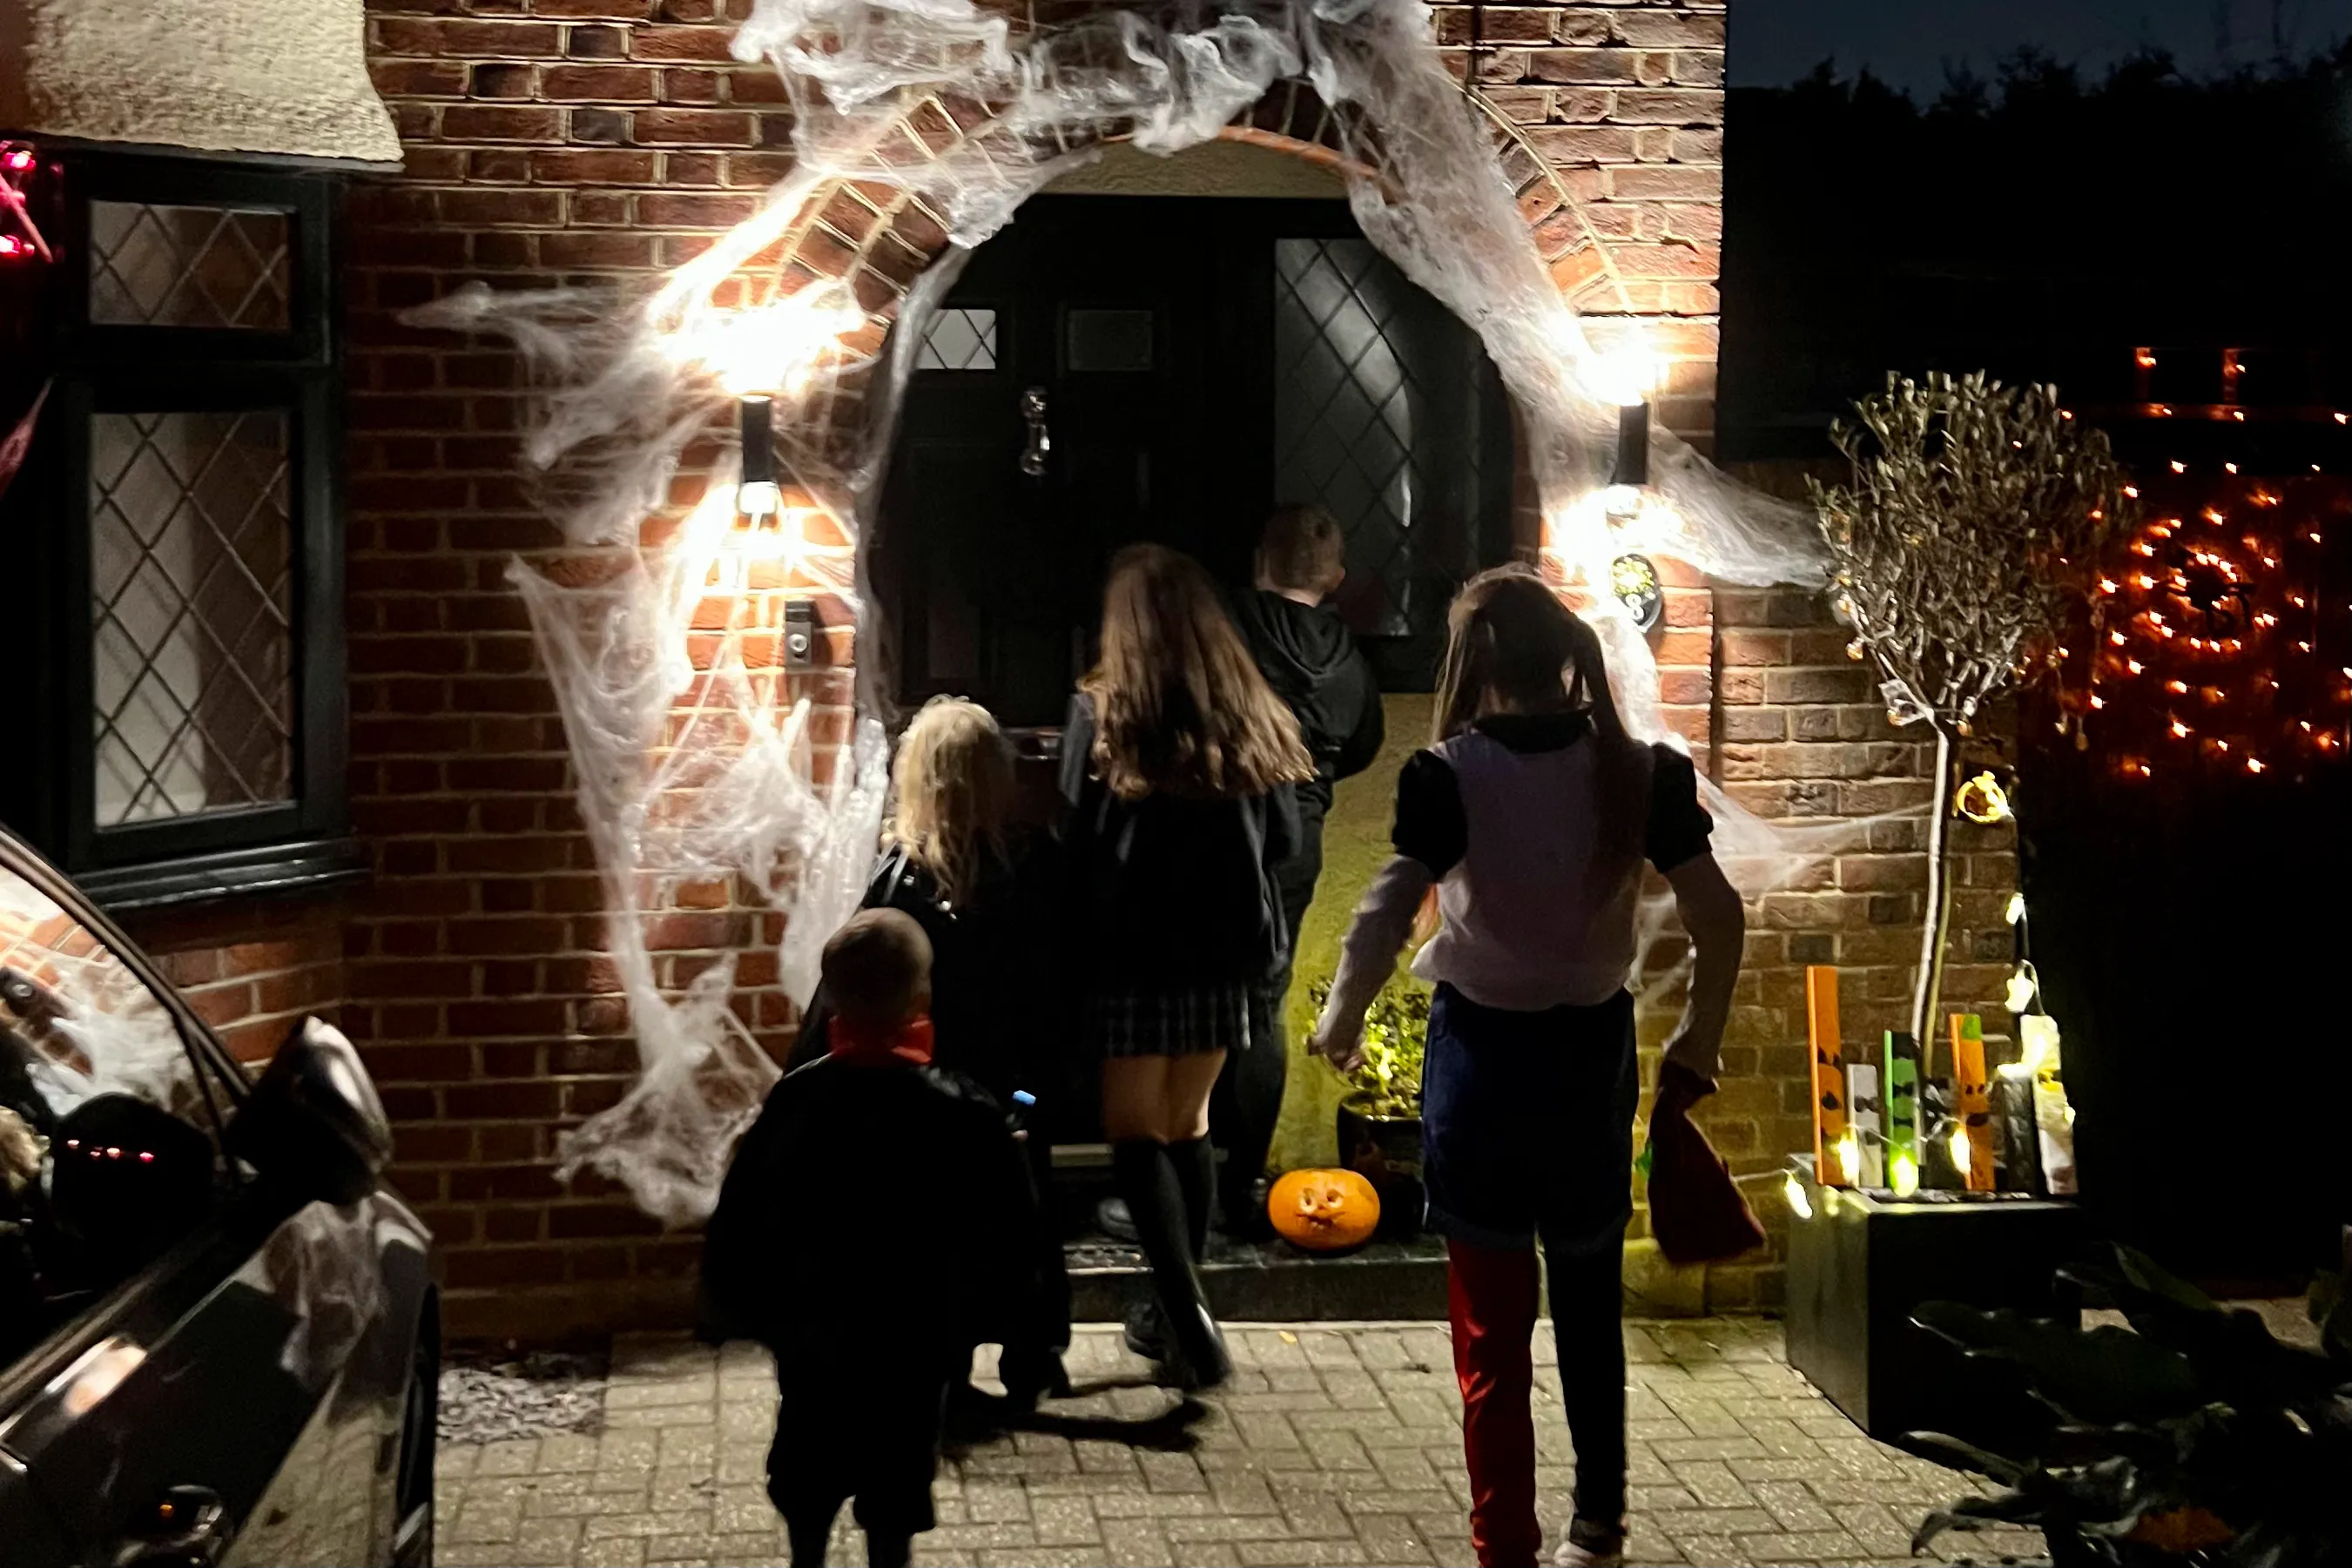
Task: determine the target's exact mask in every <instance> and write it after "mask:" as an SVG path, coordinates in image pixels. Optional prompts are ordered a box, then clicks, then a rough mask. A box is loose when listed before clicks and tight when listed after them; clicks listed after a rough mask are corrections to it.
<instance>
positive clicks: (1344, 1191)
mask: <svg viewBox="0 0 2352 1568" xmlns="http://www.w3.org/2000/svg"><path fill="white" fill-rule="evenodd" d="M1265 1217H1266V1218H1267V1219H1268V1220H1269V1221H1270V1222H1271V1223H1272V1224H1273V1226H1274V1229H1275V1234H1276V1235H1277V1236H1280V1237H1281V1238H1282V1239H1284V1240H1285V1241H1287V1242H1289V1243H1290V1244H1291V1245H1292V1246H1293V1247H1301V1248H1304V1249H1307V1251H1309V1252H1344V1251H1346V1250H1347V1249H1349V1248H1350V1247H1361V1246H1362V1245H1363V1244H1364V1243H1365V1242H1367V1241H1370V1239H1372V1232H1373V1231H1375V1230H1377V1229H1379V1228H1380V1224H1381V1195H1380V1194H1379V1193H1377V1192H1374V1191H1373V1190H1372V1184H1371V1183H1370V1182H1369V1181H1366V1180H1365V1179H1364V1178H1363V1177H1362V1176H1359V1175H1358V1174H1357V1173H1356V1172H1354V1171H1346V1170H1310V1171H1290V1172H1288V1173H1286V1174H1285V1175H1284V1176H1281V1177H1280V1178H1279V1179H1278V1180H1276V1182H1275V1184H1274V1190H1273V1191H1272V1192H1270V1193H1268V1194H1267V1195H1266V1199H1265Z"/></svg>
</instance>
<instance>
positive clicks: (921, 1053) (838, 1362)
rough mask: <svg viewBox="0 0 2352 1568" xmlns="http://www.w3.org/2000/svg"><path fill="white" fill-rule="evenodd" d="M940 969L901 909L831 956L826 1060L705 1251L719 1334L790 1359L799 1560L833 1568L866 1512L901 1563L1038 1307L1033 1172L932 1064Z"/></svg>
mask: <svg viewBox="0 0 2352 1568" xmlns="http://www.w3.org/2000/svg"><path fill="white" fill-rule="evenodd" d="M930 957H931V955H930V943H929V940H928V939H927V938H925V936H923V931H922V927H921V926H920V925H917V924H916V923H915V921H914V920H913V918H912V917H910V916H908V915H904V914H902V913H900V912H899V911H898V910H895V909H873V910H865V911H862V912H860V913H859V914H857V915H853V916H852V917H851V918H850V920H849V922H848V924H846V925H844V926H843V927H842V928H841V929H840V930H839V931H838V932H836V933H835V934H834V936H833V938H832V940H830V941H828V942H827V943H826V944H825V946H824V988H825V990H826V993H827V994H828V996H829V997H830V998H831V999H832V1005H833V1016H832V1019H831V1021H830V1023H829V1024H828V1026H827V1028H826V1030H825V1035H826V1040H827V1053H826V1055H825V1056H824V1058H823V1059H821V1060H819V1061H813V1062H811V1063H809V1064H808V1065H807V1066H805V1067H803V1068H800V1069H797V1070H796V1071H793V1072H791V1073H789V1074H787V1075H786V1076H785V1078H784V1079H783V1081H782V1082H780V1083H778V1084H777V1085H776V1087H775V1088H774V1090H772V1092H770V1094H769V1096H768V1103H767V1104H766V1106H765V1107H764V1108H763V1109H762V1110H761V1113H760V1117H759V1120H758V1121H757V1122H755V1123H754V1124H752V1127H751V1131H750V1132H749V1133H747V1134H744V1137H743V1141H742V1143H741V1145H740V1146H739V1147H738V1148H737V1150H736V1153H735V1158H734V1161H733V1163H732V1164H731V1165H730V1166H729V1168H728V1172H727V1179H726V1182H725V1184H724V1186H722V1187H721V1189H720V1192H719V1206H718V1208H717V1210H716V1211H715V1212H714V1213H713V1214H712V1215H711V1217H710V1224H709V1229H708V1231H707V1233H706V1235H705V1239H704V1244H703V1260H702V1289H703V1334H704V1337H706V1338H708V1339H715V1340H721V1341H723V1340H728V1339H751V1340H757V1341H759V1342H760V1343H763V1344H765V1345H766V1346H767V1347H768V1348H769V1349H770V1350H771V1351H772V1352H773V1353H774V1354H775V1358H776V1380H777V1384H778V1385H779V1388H780V1390H781V1393H782V1402H781V1404H780V1405H779V1406H778V1409H777V1412H776V1436H775V1441H774V1443H773V1445H772V1447H771V1448H770V1449H769V1452H768V1495H769V1497H770V1498H771V1499H772V1500H774V1502H775V1505H776V1508H777V1511H779V1512H781V1513H782V1515H783V1517H784V1525H785V1529H786V1531H787V1532H788V1533H789V1535H790V1536H791V1539H792V1552H793V1568H814V1565H817V1564H822V1563H824V1549H825V1541H826V1537H827V1536H828V1535H829V1534H830V1532H831V1531H832V1528H833V1521H834V1518H835V1515H836V1514H838V1513H839V1512H840V1511H841V1505H842V1503H843V1502H844V1501H845V1500H850V1499H855V1500H856V1502H855V1511H856V1519H857V1522H858V1525H859V1527H860V1528H861V1529H863V1530H864V1531H866V1561H867V1562H868V1563H871V1564H874V1565H875V1568H887V1565H897V1568H903V1565H904V1564H905V1563H907V1562H908V1557H909V1554H910V1552H911V1549H912V1545H911V1543H912V1542H913V1539H914V1537H915V1536H916V1535H918V1534H919V1533H920V1532H922V1531H926V1530H929V1529H930V1528H931V1526H932V1524H933V1522H934V1515H933V1512H932V1509H931V1480H932V1477H933V1475H934V1473H935V1472H936V1469H937V1468H938V1462H939V1448H940V1430H941V1422H942V1419H943V1415H944V1411H945V1406H946V1402H947V1397H948V1394H949V1391H950V1389H951V1388H953V1387H954V1386H956V1385H960V1384H961V1383H962V1382H963V1381H964V1379H965V1377H966V1376H967V1375H969V1373H970V1372H971V1353H972V1350H973V1347H974V1346H976V1345H979V1344H983V1343H1003V1342H1004V1339H1005V1338H1006V1336H1007V1335H1008V1333H1013V1332H1014V1329H1013V1325H1015V1324H1018V1323H1019V1322H1023V1321H1024V1319H1026V1318H1027V1317H1028V1316H1029V1315H1030V1314H1031V1313H1033V1312H1034V1306H1033V1305H1032V1304H1031V1301H1030V1296H1031V1294H1032V1292H1033V1290H1034V1284H1033V1281H1032V1279H1031V1270H1032V1266H1033V1261H1034V1260H1033V1254H1032V1251H1031V1249H1030V1248H1029V1246H1028V1239H1029V1235H1030V1232H1031V1229H1032V1221H1031V1218H1030V1216H1029V1215H1028V1213H1027V1205H1028V1203H1029V1201H1030V1187H1029V1176H1028V1171H1027V1169H1026V1167H1025V1166H1024V1164H1023V1161H1022V1155H1021V1152H1020V1147H1019V1144H1018V1143H1017V1141H1016V1139H1015V1135H1014V1134H1013V1130H1012V1129H1011V1127H1010V1126H1009V1124H1007V1121H1006V1118H1005V1115H1004V1113H1003V1109H1002V1108H1001V1107H999V1106H998V1105H997V1103H995V1102H994V1101H993V1100H992V1099H991V1098H990V1097H989V1095H988V1092H986V1091H985V1090H983V1089H982V1088H981V1087H980V1086H979V1085H978V1084H976V1083H974V1082H971V1080H970V1079H968V1078H965V1077H963V1076H962V1075H961V1074H958V1073H953V1072H950V1071H944V1070H942V1069H940V1068H938V1067H935V1066H933V1065H931V1044H932V1040H931V1033H932V1031H931V1020H930V1019H929V1013H928V1009H929V1001H930Z"/></svg>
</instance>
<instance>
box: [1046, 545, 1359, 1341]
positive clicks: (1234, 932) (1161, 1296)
mask: <svg viewBox="0 0 2352 1568" xmlns="http://www.w3.org/2000/svg"><path fill="white" fill-rule="evenodd" d="M1101 647H1102V653H1101V658H1100V661H1099V662H1098V663H1097V664H1096V665H1095V667H1094V668H1093V669H1092V670H1091V671H1089V672H1087V675H1086V676H1085V678H1084V679H1083V680H1081V681H1080V682H1079V683H1078V695H1077V697H1076V700H1075V701H1074V702H1073V703H1072V705H1071V711H1070V718H1069V722H1068V724H1067V726H1066V727H1065V729H1064V731H1063V739H1062V784H1063V789H1064V793H1065V794H1066V796H1067V798H1068V799H1069V801H1070V807H1071V810H1070V819H1069V827H1068V832H1067V836H1066V858H1067V862H1068V871H1069V876H1070V883H1071V906H1070V910H1069V915H1070V917H1071V919H1070V927H1069V929H1070V930H1071V932H1072V934H1073V937H1074V946H1076V956H1077V957H1078V958H1079V959H1080V960H1081V961H1082V964H1083V967H1078V968H1076V969H1074V971H1073V973H1074V974H1077V975H1082V976H1084V977H1085V979H1086V982H1087V994H1086V998H1085V1013H1084V1021H1083V1030H1084V1035H1085V1038H1086V1040H1087V1043H1088V1044H1090V1045H1091V1046H1092V1047H1093V1048H1094V1049H1095V1050H1096V1051H1098V1052H1099V1053H1100V1054H1101V1056H1102V1058H1103V1124H1104V1132H1105V1134H1106V1135H1107V1136H1108V1138H1109V1140H1110V1144H1111V1171H1112V1177H1113V1179H1114V1181H1115V1182H1116V1184H1117V1186H1118V1195H1119V1197H1121V1198H1123V1199H1125V1200H1126V1203H1127V1206H1128V1210H1129V1214H1130V1215H1131V1216H1132V1217H1133V1222H1134V1225H1135V1229H1136V1233H1137V1239H1138V1240H1139V1242H1140V1243H1141V1244H1142V1247H1143V1251H1144V1256H1145V1258H1146V1259H1147V1260H1149V1261H1150V1266H1151V1283H1152V1294H1153V1298H1154V1303H1153V1304H1154V1305H1155V1306H1156V1311H1154V1312H1139V1313H1138V1314H1137V1315H1135V1316H1133V1317H1131V1318H1130V1320H1129V1343H1130V1344H1131V1345H1132V1346H1134V1347H1135V1348H1136V1349H1138V1350H1139V1351H1142V1352H1143V1353H1144V1354H1153V1355H1157V1356H1159V1358H1160V1359H1162V1360H1164V1361H1165V1362H1167V1363H1168V1364H1169V1368H1170V1370H1171V1373H1172V1374H1173V1375H1174V1377H1175V1380H1176V1381H1177V1382H1178V1383H1179V1384H1180V1385H1185V1386H1190V1387H1198V1386H1203V1385H1209V1384H1213V1383H1218V1382H1222V1381H1223V1379H1224V1378H1225V1377H1226V1376H1227V1375H1229V1374H1230V1372H1231V1370H1232V1363H1231V1361H1230V1360H1229V1358H1228V1357H1227V1355H1226V1353H1225V1345H1224V1337H1223V1333H1221V1332H1220V1331H1219V1329H1218V1327H1217V1323H1216V1320H1215V1318H1214V1317H1213V1315H1212V1314H1211V1313H1210V1311H1209V1305H1208V1301H1207V1299H1206V1297H1205V1296H1203V1295H1202V1291H1201V1281H1200V1276H1199V1272H1198V1264H1199V1260H1200V1256H1201V1254H1202V1251H1203V1250H1205V1249H1206V1248H1207V1245H1208V1229H1209V1207H1210V1201H1211V1193H1212V1191H1213V1187H1214V1186H1215V1165H1214V1160H1213V1155H1212V1153H1211V1150H1210V1147H1209V1141H1208V1131H1209V1127H1208V1120H1209V1118H1208V1106H1209V1092H1210V1090H1211V1088H1212V1087H1213V1086H1214V1084H1215V1082H1216V1081H1217V1073H1218V1070H1219V1069H1220V1068H1221V1067H1223V1064H1224V1061H1225V1059H1226V1058H1227V1057H1228V1056H1229V1055H1234V1054H1239V1053H1242V1052H1245V1051H1278V1050H1280V1049H1282V1041H1280V1040H1259V1039H1256V1038H1255V1037H1254V1035H1253V1032H1252V1030H1251V1011H1252V1009H1251V997H1252V994H1253V993H1254V992H1255V989H1256V988H1260V987H1263V986H1264V985H1265V984H1266V983H1267V981H1268V980H1269V979H1271V977H1273V976H1274V975H1276V973H1278V972H1279V971H1280V969H1281V967H1282V966H1283V964H1284V963H1285V962H1286V961H1287V959H1288V957H1289V936H1288V932H1287V928H1286V925H1284V922H1283V916H1282V906H1281V899H1280V896H1279V894H1277V893H1276V889H1275V886H1274V879H1273V875H1272V873H1273V869H1274V868H1275V867H1276V866H1278V865H1281V864H1283V863H1285V862H1287V861H1288V860H1289V859H1290V857H1291V856H1292V855H1293V854H1294V853H1295V852H1296V846H1297V831H1298V830H1297V824H1298V811H1297V800H1296V799H1295V796H1294V793H1293V786H1294V785H1297V784H1300V783H1304V782H1306V781H1307V779H1311V778H1312V777H1313V776H1314V770H1315V769H1314V763H1313V760H1312V759H1311V758H1309V757H1308V756H1307V748H1306V747H1305V745H1304V744H1302V743H1301V742H1300V740H1299V738H1298V721H1297V719H1295V718H1294V717H1292V716H1291V713H1290V710H1289V709H1288V708H1286V707H1285V706H1283V704H1282V701H1281V699H1280V698H1278V697H1276V695H1274V693H1273V692H1272V691H1271V690H1270V689H1269V688H1268V687H1267V685H1266V684H1265V677H1264V676H1263V675H1260V674H1258V672H1257V666H1256V665H1255V664H1253V663H1252V662H1251V660H1250V656H1249V650H1248V648H1246V647H1245V646H1244V644H1243V643H1242V640H1241V638H1240V637H1239V636H1238V635H1237V634H1236V633H1235V632H1234V627H1233V622H1231V621H1230V620H1229V619H1228V618H1227V617H1226V615H1225V612H1224V611H1223V609H1222V608H1221V607H1220V606H1219V605H1218V603H1217V597H1216V590H1215V587H1214V586H1213V584H1212V583H1211V582H1210V580H1209V578H1208V574H1207V573H1205V572H1203V571H1202V570H1201V568H1200V566H1199V565H1198V564H1197V563H1195V562H1193V561H1192V560H1190V559H1187V558H1185V557H1183V556H1181V555H1178V554H1176V553H1175V552H1174V551H1172V550H1168V549H1161V548H1160V547H1159V546H1156V545H1139V546H1135V547H1132V548H1130V549H1127V550H1124V551H1122V552H1121V553H1120V555H1119V556H1118V559H1116V560H1115V561H1113V562H1112V564H1111V571H1110V580H1109V582H1108V585H1107V587H1106V588H1105V591H1104V594H1103V624H1102V642H1101Z"/></svg>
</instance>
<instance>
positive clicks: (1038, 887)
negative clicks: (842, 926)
mask: <svg viewBox="0 0 2352 1568" xmlns="http://www.w3.org/2000/svg"><path fill="white" fill-rule="evenodd" d="M1008 849H1009V853H1008V854H1007V855H1006V857H1005V858H1004V859H1003V860H999V861H992V862H991V863H990V864H989V866H988V867H987V869H986V870H985V871H983V872H982V875H981V879H980V883H979V885H978V886H976V887H974V888H973V889H972V890H971V894H969V895H968V896H967V897H966V898H965V899H964V901H963V902H962V903H961V904H957V905H956V906H955V907H953V908H950V907H949V906H948V905H946V904H943V903H941V902H940V892H939V884H938V883H935V882H933V881H932V880H931V875H930V873H929V872H927V871H925V870H924V869H923V868H922V867H920V866H919V865H917V864H915V863H914V862H912V861H910V860H908V858H907V852H906V851H905V850H904V849H901V848H899V847H898V845H895V844H893V845H890V846H888V847H887V848H885V849H884V850H883V852H882V855H881V858H880V859H879V860H878V861H877V862H875V867H874V876H873V880H872V881H870V882H868V883H866V898H865V901H864V902H863V903H862V904H860V905H859V907H860V908H864V909H896V910H898V911H899V912H901V913H902V914H905V915H911V916H913V917H914V919H915V922H916V924H918V925H920V926H922V928H923V935H925V936H929V938H930V939H931V1027H932V1030H933V1033H934V1035H935V1036H936V1039H937V1040H938V1046H937V1054H936V1055H935V1056H934V1057H933V1061H935V1062H936V1063H937V1064H938V1065H939V1066H940V1067H943V1068H947V1069H949V1070H950V1071H956V1072H961V1073H965V1074H968V1075H969V1076H971V1078H973V1079H975V1080H977V1081H978V1082H979V1083H980V1085H981V1087H982V1088H983V1089H986V1090H987V1091H988V1092H990V1093H991V1094H992V1095H994V1096H995V1097H996V1098H997V1100H998V1101H999V1102H1000V1103H1003V1102H1007V1101H1009V1100H1010V1099H1011V1098H1012V1095H1013V1091H1014V1090H1016V1089H1025V1090H1027V1091H1029V1092H1031V1093H1033V1094H1037V1095H1040V1096H1045V1097H1047V1098H1051V1097H1052V1096H1053V1095H1054V1094H1055V1091H1057V1090H1059V1089H1061V1088H1062V1087H1063V1085H1062V1082H1061V1073H1062V1071H1063V1070H1064V1063H1065V1061H1066V1056H1067V1052H1066V1051H1065V1050H1064V1040H1065V1039H1066V1035H1067V1033H1068V1031H1069V1028H1070V1022H1069V1019H1068V1017H1067V1012H1068V1000H1067V998H1066V997H1065V995H1064V994H1063V993H1064V989H1065V988H1064V987H1063V985H1062V983H1061V971H1062V965H1061V962H1060V960H1061V945H1060V944H1059V943H1058V942H1056V941H1055V939H1054V932H1055V921H1056V920H1057V919H1058V918H1059V913H1060V912H1059V909H1058V905H1057V901H1058V899H1059V898H1060V895H1061V891H1062V887H1061V876H1062V873H1061V857H1060V846H1059V845H1057V844H1055V842H1054V841H1052V840H1051V839H1049V838H1048V837H1046V836H1045V834H1043V833H1028V832H1023V833H1021V834H1019V835H1018V836H1016V837H1015V838H1014V839H1013V841H1012V842H1011V844H1010V845H1009V846H1008ZM830 1012H831V1009H830V1008H829V1007H828V1005H827V1003H826V1001H825V997H824V988H823V987H821V986H820V987H819V988H818V989H817V994H816V996H815V997H814V998H811V1000H810V1002H809V1009H808V1012H807V1014H806V1015H805V1016H804V1017H803V1019H802V1020H801V1031H800V1035H799V1038H798V1039H796V1040H794V1041H793V1051H792V1056H791V1059H790V1061H789V1065H790V1066H793V1067H798V1066H800V1065H801V1064H803V1062H807V1061H814V1060H816V1059H817V1058H819V1057H821V1056H823V1055H824V1052H825V1033H824V1021H825V1019H826V1018H827V1017H828V1016H829V1014H830Z"/></svg>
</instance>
